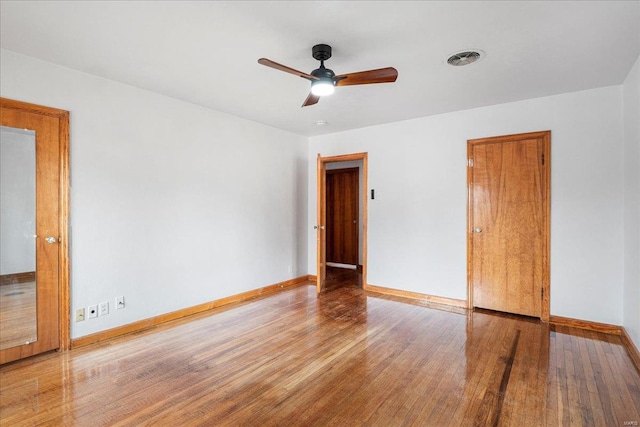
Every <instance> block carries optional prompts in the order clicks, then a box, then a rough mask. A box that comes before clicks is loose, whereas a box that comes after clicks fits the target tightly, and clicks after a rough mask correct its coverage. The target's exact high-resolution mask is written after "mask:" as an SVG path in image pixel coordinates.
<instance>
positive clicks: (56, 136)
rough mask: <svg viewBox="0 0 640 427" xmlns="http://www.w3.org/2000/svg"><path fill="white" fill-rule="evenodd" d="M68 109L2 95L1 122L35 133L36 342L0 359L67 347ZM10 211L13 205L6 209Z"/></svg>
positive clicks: (5, 351) (4, 353)
mask: <svg viewBox="0 0 640 427" xmlns="http://www.w3.org/2000/svg"><path fill="white" fill-rule="evenodd" d="M68 123H69V115H68V112H66V111H63V110H57V109H53V108H48V107H42V106H37V105H33V104H27V103H22V102H18V101H12V100H7V99H0V124H1V125H2V126H4V127H6V129H10V130H15V129H20V130H28V131H30V132H31V131H35V138H34V139H35V179H34V181H35V195H34V197H35V227H34V228H33V230H34V232H35V234H31V235H28V236H25V237H26V238H29V239H34V240H35V264H34V267H35V294H36V298H35V315H36V319H35V321H36V327H37V332H36V335H35V337H34V339H35V340H34V341H33V342H31V341H29V342H26V343H23V344H21V345H14V344H12V345H11V346H9V347H8V348H3V349H2V350H0V363H6V362H10V361H13V360H17V359H20V358H23V357H27V356H31V355H34V354H38V353H42V352H45V351H49V350H53V349H60V348H61V349H66V348H68V346H69V298H68V256H67V217H68V214H67V212H68V203H67V200H68V199H67V197H68ZM8 209H10V208H8Z"/></svg>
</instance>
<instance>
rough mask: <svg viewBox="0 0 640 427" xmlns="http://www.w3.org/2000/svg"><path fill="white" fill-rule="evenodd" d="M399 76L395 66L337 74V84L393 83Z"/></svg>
mask: <svg viewBox="0 0 640 427" xmlns="http://www.w3.org/2000/svg"><path fill="white" fill-rule="evenodd" d="M397 78H398V70H396V69H395V68H393V67H387V68H379V69H377V70H369V71H360V72H358V73H349V74H341V75H339V76H335V80H336V86H351V85H367V84H371V83H392V82H395V81H396V79H397Z"/></svg>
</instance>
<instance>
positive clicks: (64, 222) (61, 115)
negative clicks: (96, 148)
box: [0, 98, 71, 351]
mask: <svg viewBox="0 0 640 427" xmlns="http://www.w3.org/2000/svg"><path fill="white" fill-rule="evenodd" d="M0 106H1V107H2V108H7V109H12V110H16V111H20V112H24V113H30V114H38V115H42V116H48V117H53V118H57V119H58V123H59V132H58V144H59V149H60V157H59V161H58V168H59V173H60V180H59V182H58V191H59V200H60V201H59V203H60V206H59V209H60V216H59V221H58V236H59V244H58V261H59V264H58V306H59V310H58V331H59V335H60V343H59V344H60V347H59V350H60V351H64V350H68V349H69V348H70V347H71V316H70V315H71V313H70V307H71V306H70V288H69V277H70V274H69V271H70V270H69V267H70V262H69V112H68V111H65V110H60V109H57V108H51V107H45V106H42V105H36V104H30V103H27V102H22V101H16V100H12V99H7V98H0Z"/></svg>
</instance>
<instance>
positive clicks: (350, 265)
mask: <svg viewBox="0 0 640 427" xmlns="http://www.w3.org/2000/svg"><path fill="white" fill-rule="evenodd" d="M327 267H338V268H350V269H351V270H356V269H357V268H358V266H357V265H353V264H340V263H339V262H328V263H327Z"/></svg>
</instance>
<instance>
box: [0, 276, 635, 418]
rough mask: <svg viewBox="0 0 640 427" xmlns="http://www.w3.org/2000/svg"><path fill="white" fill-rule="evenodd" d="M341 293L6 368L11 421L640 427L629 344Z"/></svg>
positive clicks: (298, 294) (507, 318) (236, 309)
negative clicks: (634, 425)
mask: <svg viewBox="0 0 640 427" xmlns="http://www.w3.org/2000/svg"><path fill="white" fill-rule="evenodd" d="M329 289H330V291H328V292H326V293H324V294H321V295H320V296H319V297H316V293H315V287H314V286H311V284H310V285H309V286H300V287H297V288H292V289H289V290H285V291H283V292H281V293H279V294H274V295H272V296H269V297H264V298H260V299H257V300H255V301H253V302H248V303H247V302H245V303H240V304H235V305H232V306H229V307H225V308H218V309H215V310H212V311H211V312H208V313H200V314H198V315H194V316H192V317H190V318H188V319H181V320H178V321H174V322H170V323H167V324H163V325H159V326H158V327H155V328H153V329H152V330H149V331H146V332H143V333H139V334H134V335H131V336H126V337H120V338H116V339H113V340H111V341H107V342H102V343H97V344H95V345H91V346H87V347H83V348H78V349H73V350H71V351H68V352H65V353H48V354H44V355H40V356H35V357H33V358H30V359H25V360H22V361H17V362H14V363H10V364H7V365H4V366H1V367H0V425H2V426H32V425H52V426H54V425H55V426H58V425H70V426H75V425H78V426H84V425H90V426H92V427H94V426H110V427H111V426H145V425H171V426H176V425H190V426H191V425H195V426H197V425H203V426H210V425H216V426H227V425H228V426H255V425H261V426H280V425H292V426H331V425H336V426H345V425H349V426H352V425H353V426H356V425H384V426H401V425H407V426H409V425H414V426H425V425H437V426H449V425H451V426H459V425H482V426H485V425H501V426H508V425H535V426H567V425H596V426H598V425H623V424H624V422H625V421H627V422H634V421H640V407H639V406H640V375H639V373H638V371H637V370H636V369H635V367H634V365H633V364H632V362H631V359H630V358H629V356H628V354H627V353H626V351H625V349H624V347H623V345H622V342H621V340H620V338H619V337H615V336H607V335H603V334H602V333H598V332H593V331H579V330H575V329H572V328H569V327H564V326H551V327H550V326H549V325H547V324H543V323H540V322H539V321H536V320H532V319H530V318H522V317H519V316H513V315H506V314H501V313H494V312H488V311H484V310H479V311H476V312H470V313H467V314H461V313H455V312H449V311H442V310H437V309H433V308H429V307H425V306H421V305H420V304H415V303H412V302H411V301H403V300H402V299H401V298H397V297H393V298H391V297H384V296H381V295H378V294H376V295H375V296H374V295H373V294H367V293H366V292H365V291H363V290H362V289H361V288H360V287H359V286H357V285H356V286H347V285H344V286H338V285H336V284H333V285H332V286H331V287H330V288H329ZM518 334H519V335H518ZM516 335H518V336H519V338H518V340H517V343H516V344H514V339H515V337H516ZM509 366H510V367H511V368H510V369H511V370H510V371H509V370H508V368H509Z"/></svg>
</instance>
